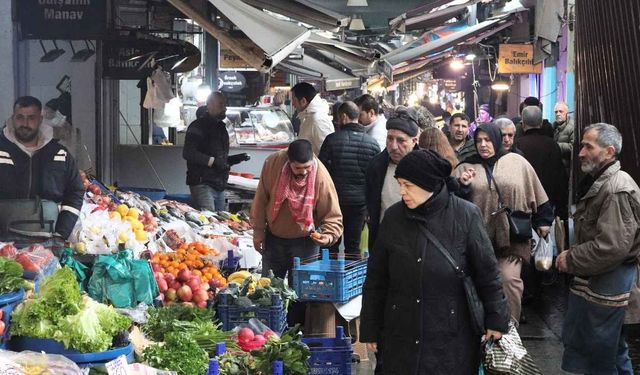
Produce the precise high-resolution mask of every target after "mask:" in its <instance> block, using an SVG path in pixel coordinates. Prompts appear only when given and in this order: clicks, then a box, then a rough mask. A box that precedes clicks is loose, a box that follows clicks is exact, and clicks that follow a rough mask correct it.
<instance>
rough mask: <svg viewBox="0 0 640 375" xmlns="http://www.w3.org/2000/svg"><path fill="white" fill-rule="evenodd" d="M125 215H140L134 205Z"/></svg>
mask: <svg viewBox="0 0 640 375" xmlns="http://www.w3.org/2000/svg"><path fill="white" fill-rule="evenodd" d="M127 216H130V217H134V218H136V219H137V218H139V217H140V210H138V209H137V208H135V207H132V208H130V209H129V212H127Z"/></svg>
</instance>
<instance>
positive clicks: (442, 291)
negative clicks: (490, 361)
mask: <svg viewBox="0 0 640 375" xmlns="http://www.w3.org/2000/svg"><path fill="white" fill-rule="evenodd" d="M450 174H451V164H450V163H449V162H447V161H446V160H444V159H443V158H442V157H440V156H439V155H438V154H436V153H435V152H433V151H427V150H418V151H413V152H411V153H410V154H408V155H407V156H405V157H404V158H403V159H402V161H401V162H400V163H399V164H398V167H397V169H396V173H395V177H396V179H397V180H398V183H399V184H400V192H401V194H402V202H398V203H396V204H395V205H393V206H391V207H390V208H389V209H388V210H387V211H386V213H385V217H384V220H383V221H382V224H381V225H380V233H379V236H378V241H376V244H375V246H374V248H373V250H372V252H371V257H370V258H369V266H368V267H369V268H368V272H367V278H366V281H365V283H364V289H363V305H362V311H361V323H360V324H361V335H360V341H361V342H364V343H367V346H368V347H369V349H371V350H373V351H376V350H377V349H378V345H380V346H381V347H382V348H383V349H384V350H382V369H383V371H382V373H384V374H402V375H412V374H429V375H438V374H443V375H444V374H446V375H455V374H461V375H472V374H477V373H478V368H479V366H480V359H481V334H479V333H476V332H474V329H473V328H472V324H471V315H470V311H469V307H468V304H467V300H466V297H465V290H464V287H463V282H462V280H461V279H460V278H459V277H458V276H457V274H456V273H455V272H454V269H453V267H452V266H451V265H450V263H448V262H447V260H446V259H445V257H444V256H443V255H442V253H441V252H440V251H438V249H437V248H436V246H435V245H434V243H432V242H431V241H429V240H428V238H427V236H426V234H425V233H424V231H423V230H421V228H420V226H424V227H426V228H427V229H428V230H429V231H430V232H431V233H433V234H434V235H435V237H436V238H437V239H438V240H439V241H440V243H441V244H442V245H443V246H444V247H445V248H446V250H448V251H449V253H450V254H451V256H452V257H453V259H454V260H455V261H456V262H457V263H458V265H459V266H460V267H461V268H462V269H463V270H464V272H465V273H466V274H469V275H471V276H472V279H473V283H474V285H475V287H476V289H477V291H478V295H479V296H480V299H481V300H482V302H483V305H484V310H485V322H484V323H485V327H486V332H485V336H486V337H493V338H494V339H499V338H500V337H501V336H502V334H501V332H507V330H508V322H509V307H508V304H507V301H506V299H505V296H504V293H503V290H502V283H501V281H500V276H499V272H498V268H497V261H496V258H495V255H494V253H493V248H492V246H491V241H489V238H488V236H487V233H486V231H485V228H484V225H483V220H482V215H481V214H480V210H479V209H478V208H477V207H476V206H474V205H473V204H471V203H469V202H466V201H464V200H463V199H460V198H458V197H456V196H455V195H454V194H453V191H455V189H456V188H457V184H456V183H455V182H454V181H453V180H452V179H451V178H450V177H449V176H450Z"/></svg>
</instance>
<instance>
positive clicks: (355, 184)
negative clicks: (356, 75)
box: [318, 102, 380, 255]
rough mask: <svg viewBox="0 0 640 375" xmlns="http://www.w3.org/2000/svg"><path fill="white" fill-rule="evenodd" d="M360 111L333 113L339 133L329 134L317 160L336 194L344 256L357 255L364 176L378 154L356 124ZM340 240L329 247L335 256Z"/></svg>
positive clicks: (343, 107) (349, 108) (348, 105)
mask: <svg viewBox="0 0 640 375" xmlns="http://www.w3.org/2000/svg"><path fill="white" fill-rule="evenodd" d="M359 114H360V109H359V108H358V106H357V105H356V104H355V103H354V102H344V103H342V104H340V106H339V107H338V110H337V112H336V117H337V118H338V121H339V124H340V125H339V126H338V131H336V132H335V133H333V134H329V135H328V136H327V138H326V139H325V140H324V143H323V144H322V148H321V149H320V155H318V159H320V161H322V163H323V164H324V166H325V167H326V168H327V170H328V171H329V174H330V175H331V178H332V179H333V183H334V184H335V186H336V191H337V192H338V198H339V201H340V210H341V211H342V216H343V220H342V221H343V223H344V252H345V253H346V254H351V255H359V254H360V237H361V234H362V228H363V227H364V220H365V216H366V213H367V206H366V201H365V190H366V185H365V184H366V180H365V173H366V171H367V166H368V165H369V162H370V161H371V159H373V158H374V157H375V156H376V155H377V154H379V153H380V147H379V146H378V143H377V142H376V140H375V139H373V137H371V136H370V135H368V134H366V133H365V132H364V126H362V125H360V124H358V116H359ZM339 246H340V240H338V241H337V242H336V243H335V245H333V246H332V247H331V251H333V252H335V253H337V252H338V250H339Z"/></svg>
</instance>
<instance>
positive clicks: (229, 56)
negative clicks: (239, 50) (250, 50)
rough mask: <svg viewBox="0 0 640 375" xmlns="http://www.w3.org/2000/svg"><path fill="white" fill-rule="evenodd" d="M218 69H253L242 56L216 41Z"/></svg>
mask: <svg viewBox="0 0 640 375" xmlns="http://www.w3.org/2000/svg"><path fill="white" fill-rule="evenodd" d="M218 70H222V71H225V70H245V71H247V70H255V69H253V68H252V67H251V65H249V64H247V63H246V62H245V61H244V60H243V59H242V57H240V56H238V55H236V54H235V53H233V51H232V50H230V49H228V48H227V47H225V46H223V45H222V43H218Z"/></svg>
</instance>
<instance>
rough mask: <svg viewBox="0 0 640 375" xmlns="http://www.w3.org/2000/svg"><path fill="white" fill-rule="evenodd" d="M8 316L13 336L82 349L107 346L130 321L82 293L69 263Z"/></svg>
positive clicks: (87, 350)
mask: <svg viewBox="0 0 640 375" xmlns="http://www.w3.org/2000/svg"><path fill="white" fill-rule="evenodd" d="M11 319H12V321H11V322H12V323H11V334H12V335H13V336H27V337H35V338H44V339H54V340H58V341H61V342H62V343H64V345H65V348H67V349H69V348H71V349H75V350H78V351H80V352H83V353H88V352H101V351H105V350H107V349H109V348H110V347H111V346H112V343H113V337H114V336H117V335H118V334H119V333H120V332H122V331H126V330H127V329H128V328H129V327H130V325H131V320H130V319H129V318H127V317H125V316H122V315H120V314H119V313H118V312H117V311H116V310H115V309H113V308H112V307H109V306H106V305H103V304H101V303H98V302H96V301H94V300H92V299H91V298H89V297H86V296H85V297H82V296H81V294H80V287H79V286H78V282H77V281H76V277H75V274H74V273H73V271H72V270H71V269H70V268H68V267H63V268H61V269H59V270H57V271H56V272H55V273H54V274H53V275H52V276H51V277H49V278H47V279H45V280H44V282H43V284H42V287H41V288H40V293H39V294H38V296H37V297H36V298H33V299H29V300H27V301H25V302H24V303H22V304H20V305H19V306H18V307H17V308H16V310H15V311H14V312H13V313H12V315H11Z"/></svg>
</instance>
